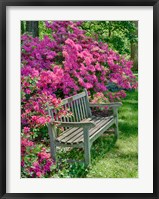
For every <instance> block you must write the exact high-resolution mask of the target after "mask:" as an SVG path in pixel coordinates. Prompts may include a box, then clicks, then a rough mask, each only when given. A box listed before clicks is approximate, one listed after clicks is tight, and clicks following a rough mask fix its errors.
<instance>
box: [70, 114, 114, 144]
mask: <svg viewBox="0 0 159 199" xmlns="http://www.w3.org/2000/svg"><path fill="white" fill-rule="evenodd" d="M109 120H110V119H109V118H100V119H98V123H97V125H96V126H95V127H94V128H92V129H90V130H89V137H91V136H92V135H93V134H94V133H95V132H96V131H97V130H99V129H100V128H101V127H102V126H104V125H106V124H107V122H108V121H109ZM94 122H95V121H94ZM83 141H84V136H83V132H82V133H81V135H80V137H79V138H78V139H77V140H75V141H74V142H75V143H80V142H83Z"/></svg>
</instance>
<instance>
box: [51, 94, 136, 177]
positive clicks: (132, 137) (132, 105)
mask: <svg viewBox="0 0 159 199" xmlns="http://www.w3.org/2000/svg"><path fill="white" fill-rule="evenodd" d="M122 103H123V106H122V107H121V108H120V109H119V133H120V137H119V139H118V140H117V142H116V140H115V139H114V136H113V135H111V134H110V135H109V136H106V135H105V136H102V137H100V138H98V139H97V140H96V141H95V142H94V144H93V146H92V149H91V155H92V165H91V166H90V168H88V169H86V168H85V167H84V164H83V163H80V162H75V163H68V162H66V161H65V160H66V159H79V160H81V159H83V150H82V149H72V150H67V151H66V149H60V150H59V152H58V156H59V158H60V159H61V161H62V162H60V164H59V166H58V168H56V169H55V170H56V172H57V174H56V175H55V173H53V176H52V177H68V178H69V177H71V178H79V177H83V178H137V177H138V92H137V91H130V92H127V97H126V98H125V99H124V100H123V101H122ZM55 170H54V171H55Z"/></svg>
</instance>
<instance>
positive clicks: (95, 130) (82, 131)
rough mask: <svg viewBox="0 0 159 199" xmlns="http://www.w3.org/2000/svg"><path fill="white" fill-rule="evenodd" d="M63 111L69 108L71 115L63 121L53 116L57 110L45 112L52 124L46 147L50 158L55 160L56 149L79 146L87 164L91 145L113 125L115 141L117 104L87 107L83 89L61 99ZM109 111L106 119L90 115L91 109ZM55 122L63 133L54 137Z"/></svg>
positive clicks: (63, 118) (118, 103) (87, 101)
mask: <svg viewBox="0 0 159 199" xmlns="http://www.w3.org/2000/svg"><path fill="white" fill-rule="evenodd" d="M61 105H62V106H63V107H64V109H67V108H69V110H70V111H71V112H72V113H73V116H72V117H70V118H67V117H66V116H63V117H62V118H60V119H59V118H58V117H57V113H58V112H57V110H54V109H49V108H48V112H49V115H50V116H51V117H52V122H53V123H52V122H51V123H49V124H48V130H49V136H50V147H51V155H52V158H54V159H56V147H57V146H61V147H79V148H81V147H82V148H84V158H85V163H86V165H89V164H90V163H91V153H90V150H91V145H92V143H93V142H94V141H95V140H96V139H97V138H98V137H99V136H101V135H102V134H103V133H104V132H105V131H106V130H107V129H108V128H110V127H111V126H112V125H113V124H115V136H116V138H118V135H119V133H118V107H120V106H121V105H122V104H121V103H120V102H115V103H108V104H90V103H89V100H88V93H87V90H85V91H84V92H82V93H80V94H77V95H74V96H72V97H69V98H67V99H64V100H62V103H61ZM105 106H108V107H109V108H112V109H113V115H111V116H109V117H99V116H98V117H96V116H92V112H91V109H90V108H91V107H105ZM54 122H57V123H58V124H57V126H58V127H64V131H63V132H62V133H61V134H60V135H57V129H56V127H55V126H54V125H53V124H54Z"/></svg>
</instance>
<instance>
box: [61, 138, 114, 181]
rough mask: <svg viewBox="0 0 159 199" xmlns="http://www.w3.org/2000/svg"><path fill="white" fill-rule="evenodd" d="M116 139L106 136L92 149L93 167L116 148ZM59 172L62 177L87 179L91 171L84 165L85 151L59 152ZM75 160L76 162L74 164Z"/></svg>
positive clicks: (97, 141) (73, 149)
mask: <svg viewBox="0 0 159 199" xmlns="http://www.w3.org/2000/svg"><path fill="white" fill-rule="evenodd" d="M115 143H116V138H115V136H114V135H106V136H105V134H104V136H101V137H99V138H98V139H97V140H96V141H95V142H94V143H93V145H92V147H91V162H92V165H94V164H95V163H96V161H98V160H101V159H103V157H105V155H106V154H107V153H108V152H109V151H110V150H111V148H113V147H114V145H115ZM58 156H59V158H58V162H59V163H58V164H57V170H58V172H59V173H61V176H60V177H65V178H66V177H71V178H85V177H86V175H87V173H88V171H89V169H90V168H91V166H90V167H88V168H86V167H85V164H84V150H83V149H76V148H72V149H70V150H67V151H66V148H64V149H60V151H59V152H58ZM72 160H74V162H72ZM58 176H59V174H58Z"/></svg>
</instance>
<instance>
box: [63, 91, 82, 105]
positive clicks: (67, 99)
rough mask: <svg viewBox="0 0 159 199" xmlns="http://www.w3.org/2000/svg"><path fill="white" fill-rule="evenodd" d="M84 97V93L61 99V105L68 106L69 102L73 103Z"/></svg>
mask: <svg viewBox="0 0 159 199" xmlns="http://www.w3.org/2000/svg"><path fill="white" fill-rule="evenodd" d="M84 96H86V93H85V92H82V93H79V94H77V95H73V96H72V97H68V98H66V99H63V100H62V105H65V104H68V103H70V102H73V101H75V100H77V99H79V98H81V97H84Z"/></svg>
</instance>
